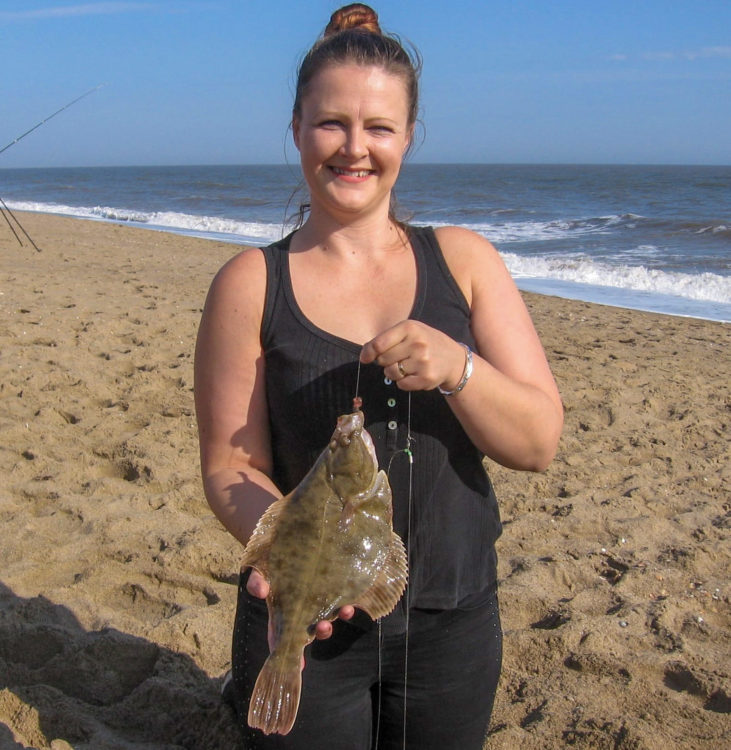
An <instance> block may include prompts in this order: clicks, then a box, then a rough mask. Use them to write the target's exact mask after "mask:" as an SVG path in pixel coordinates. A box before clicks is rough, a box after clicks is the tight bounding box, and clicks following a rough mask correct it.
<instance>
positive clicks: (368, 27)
mask: <svg viewBox="0 0 731 750" xmlns="http://www.w3.org/2000/svg"><path fill="white" fill-rule="evenodd" d="M349 29H359V30H361V31H370V32H371V33H373V34H380V33H382V32H381V27H380V25H379V24H378V14H377V13H376V11H375V10H373V8H369V7H368V6H367V5H363V3H352V4H351V5H345V6H343V7H342V8H340V9H339V10H336V11H335V12H334V13H333V14H332V16H330V23H329V24H328V25H327V26H326V27H325V33H324V35H323V36H324V37H329V36H331V35H332V34H337V33H338V32H339V31H348V30H349Z"/></svg>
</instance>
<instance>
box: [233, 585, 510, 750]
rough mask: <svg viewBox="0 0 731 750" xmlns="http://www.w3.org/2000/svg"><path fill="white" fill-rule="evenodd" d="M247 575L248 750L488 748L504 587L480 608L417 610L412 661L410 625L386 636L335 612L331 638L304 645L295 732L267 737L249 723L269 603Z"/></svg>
mask: <svg viewBox="0 0 731 750" xmlns="http://www.w3.org/2000/svg"><path fill="white" fill-rule="evenodd" d="M246 578H247V577H245V576H242V580H241V583H240V585H239V599H238V610H237V613H236V627H235V630H234V639H233V678H234V679H233V691H232V692H233V696H234V701H235V704H236V710H237V714H238V715H239V717H240V722H241V726H242V729H243V731H244V736H245V738H246V739H245V742H244V747H245V748H246V749H247V750H256V749H257V748H262V750H268V749H269V748H282V749H287V750H319V748H323V749H325V748H327V750H373V749H374V748H377V750H402V749H403V748H404V747H406V748H409V749H410V750H431V749H432V748H433V749H434V750H450V749H451V748H454V749H455V750H457V749H459V750H481V748H482V745H483V742H484V739H485V734H486V733H487V728H488V724H489V722H490V714H491V712H492V704H493V700H494V697H495V690H496V688H497V683H498V678H499V676H500V665H501V660H502V631H501V628H500V614H499V610H498V602H497V597H496V596H494V597H491V598H490V600H489V601H488V602H487V603H486V604H483V605H482V606H480V607H476V608H473V609H455V610H420V609H415V610H412V612H411V615H410V621H409V632H408V664H407V666H406V665H405V663H404V662H405V656H406V641H407V639H406V635H405V633H404V632H388V630H387V629H386V628H384V629H383V632H382V633H381V634H380V636H379V629H378V626H377V625H375V624H372V625H371V627H368V626H367V625H366V626H365V627H361V626H359V625H357V624H352V623H350V622H343V621H341V620H337V621H336V622H335V623H333V635H332V637H331V638H328V639H327V640H324V641H315V642H313V643H312V644H311V645H310V646H308V647H307V649H306V650H305V659H306V666H305V670H304V673H303V676H302V697H301V701H300V706H299V711H298V714H297V720H296V721H295V724H294V727H293V728H292V731H291V732H290V733H289V734H288V735H286V736H281V735H277V734H273V735H269V736H266V735H264V734H262V733H261V732H260V731H258V730H252V729H250V728H249V727H248V725H247V723H246V715H247V712H248V706H249V696H250V695H251V691H252V690H253V687H254V682H255V681H256V678H257V676H258V674H259V670H260V669H261V666H262V664H263V663H264V660H265V659H266V657H267V656H268V653H269V648H268V646H267V639H266V630H267V610H266V604H265V603H264V602H263V601H262V600H261V599H257V598H255V597H252V596H250V595H249V594H248V592H247V591H246V588H245V582H246ZM368 622H370V621H368ZM391 630H393V629H391ZM395 630H397V631H398V630H399V628H396V629H395ZM379 637H380V640H381V644H380V648H379ZM379 651H380V657H379ZM379 664H380V667H379ZM406 668H407V675H408V676H407V683H406V708H405V710H406V729H405V732H406V743H405V744H404V672H405V669H406ZM379 671H380V677H379Z"/></svg>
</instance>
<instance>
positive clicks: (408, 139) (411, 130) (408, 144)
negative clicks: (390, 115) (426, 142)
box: [402, 125, 414, 156]
mask: <svg viewBox="0 0 731 750" xmlns="http://www.w3.org/2000/svg"><path fill="white" fill-rule="evenodd" d="M413 140H414V126H413V125H412V126H411V127H410V128H409V132H408V133H406V145H405V146H404V152H403V154H402V156H405V155H406V154H407V153H408V150H409V149H410V148H411V143H412V141H413Z"/></svg>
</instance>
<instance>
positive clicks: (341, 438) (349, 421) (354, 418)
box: [330, 410, 377, 463]
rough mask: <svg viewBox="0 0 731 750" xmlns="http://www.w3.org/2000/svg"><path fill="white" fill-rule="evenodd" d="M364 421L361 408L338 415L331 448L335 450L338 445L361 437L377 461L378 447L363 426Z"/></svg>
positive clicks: (346, 443)
mask: <svg viewBox="0 0 731 750" xmlns="http://www.w3.org/2000/svg"><path fill="white" fill-rule="evenodd" d="M364 422H365V417H364V416H363V412H362V411H360V410H358V411H354V412H353V413H352V414H343V415H342V416H340V417H338V421H337V424H336V425H335V432H334V433H333V436H332V438H331V440H330V448H331V449H332V450H335V448H336V447H337V446H338V445H341V446H346V445H349V444H350V442H351V440H353V439H354V438H357V437H360V439H361V440H362V441H363V443H364V444H365V446H366V448H367V449H368V453H370V455H371V456H372V457H373V461H374V462H376V463H377V459H376V448H375V446H374V445H373V439H372V438H371V436H370V435H369V434H368V430H366V429H365V428H364V427H363V423H364Z"/></svg>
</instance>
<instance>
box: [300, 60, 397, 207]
mask: <svg viewBox="0 0 731 750" xmlns="http://www.w3.org/2000/svg"><path fill="white" fill-rule="evenodd" d="M292 129H293V132H294V142H295V144H296V146H297V148H298V149H299V152H300V159H301V162H302V170H303V172H304V176H305V180H306V181H307V184H308V185H309V188H310V198H311V203H312V208H313V210H315V208H316V207H317V208H322V209H324V210H325V211H327V212H328V213H330V214H332V215H337V216H339V217H340V218H341V219H342V220H347V218H348V217H350V218H352V217H355V216H361V215H364V214H367V213H371V212H373V211H378V210H385V211H386V213H387V212H388V206H389V203H390V197H391V189H392V188H393V185H394V183H395V182H396V178H397V177H398V173H399V169H400V168H401V162H402V160H403V156H404V153H405V151H406V149H407V147H408V145H409V142H410V139H411V134H412V128H411V125H410V124H409V122H408V97H407V94H406V86H405V83H404V81H403V79H402V78H400V77H399V76H397V75H394V74H392V73H388V72H386V71H385V70H384V69H383V68H380V67H375V66H362V65H355V64H344V65H331V66H328V67H326V68H323V69H322V70H321V71H320V72H319V73H318V74H317V75H316V76H314V77H313V79H312V80H311V81H310V84H309V87H308V89H307V93H306V94H305V96H304V97H303V99H302V106H301V112H300V114H299V116H295V117H294V119H293V122H292Z"/></svg>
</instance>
